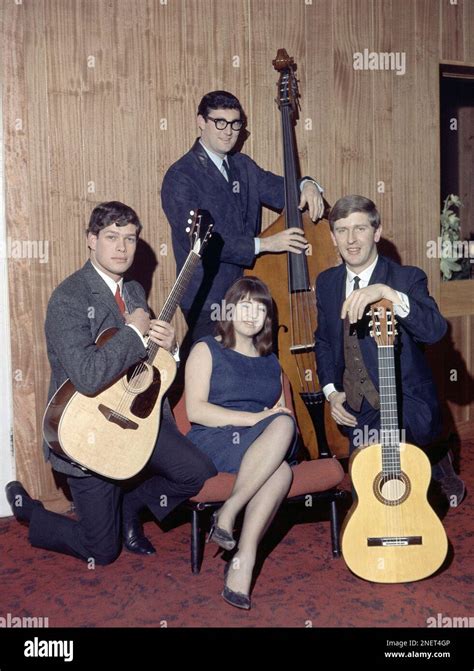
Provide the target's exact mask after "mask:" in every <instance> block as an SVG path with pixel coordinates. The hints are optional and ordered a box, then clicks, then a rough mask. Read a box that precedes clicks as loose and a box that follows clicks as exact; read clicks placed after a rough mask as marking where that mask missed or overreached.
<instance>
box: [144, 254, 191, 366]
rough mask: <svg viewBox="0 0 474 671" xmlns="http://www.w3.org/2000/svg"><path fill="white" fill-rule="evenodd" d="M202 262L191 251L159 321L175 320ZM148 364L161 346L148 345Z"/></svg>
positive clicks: (151, 343)
mask: <svg viewBox="0 0 474 671" xmlns="http://www.w3.org/2000/svg"><path fill="white" fill-rule="evenodd" d="M200 260H201V257H200V256H199V254H196V252H194V251H193V250H191V251H190V253H189V255H188V258H187V259H186V261H185V263H184V266H183V267H182V268H181V272H180V273H179V275H178V277H177V278H176V282H175V283H174V285H173V288H172V289H171V292H170V295H169V296H168V298H167V299H166V301H165V304H164V305H163V308H162V310H161V312H160V314H159V315H158V319H161V320H162V321H165V322H171V320H172V319H173V315H174V313H175V312H176V308H177V307H178V305H179V303H180V301H181V299H182V297H183V295H184V292H185V291H186V287H187V286H188V284H189V282H190V280H191V277H192V275H193V273H194V270H195V268H196V266H197V264H198V263H199V261H200ZM147 349H148V362H149V363H150V364H151V363H153V360H154V358H155V356H156V354H157V352H158V350H159V349H160V346H159V345H157V344H156V343H154V342H152V341H151V340H150V342H149V343H148V348H147Z"/></svg>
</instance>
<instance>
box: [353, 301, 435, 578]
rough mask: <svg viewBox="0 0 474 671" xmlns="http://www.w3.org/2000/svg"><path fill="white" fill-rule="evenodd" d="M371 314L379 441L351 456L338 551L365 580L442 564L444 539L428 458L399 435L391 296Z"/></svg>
mask: <svg viewBox="0 0 474 671" xmlns="http://www.w3.org/2000/svg"><path fill="white" fill-rule="evenodd" d="M370 313H371V319H372V321H371V322H370V326H371V327H372V331H371V335H372V336H373V337H374V338H375V341H376V343H377V353H378V365H379V393H380V415H381V431H380V440H381V442H380V443H379V444H377V445H369V446H366V447H363V448H359V449H357V450H355V452H354V454H353V455H352V458H351V463H350V474H351V479H352V483H353V486H354V489H355V490H356V493H357V500H356V501H355V503H354V504H353V506H352V508H351V510H350V511H349V514H348V517H347V518H346V521H345V523H344V526H343V529H342V554H343V557H344V560H345V562H346V564H347V565H348V567H349V568H350V569H351V571H353V573H355V574H356V575H358V576H359V577H361V578H364V579H365V580H370V581H372V582H381V583H398V582H411V581H414V580H421V579H422V578H426V577H427V576H429V575H431V574H432V573H434V572H435V571H436V570H437V569H438V568H439V567H440V566H441V564H442V563H443V561H444V559H445V557H446V553H447V549H448V540H447V537H446V533H445V531H444V528H443V525H442V524H441V521H440V520H439V518H438V516H437V515H436V513H435V512H434V511H433V509H432V508H431V506H430V504H429V503H428V500H427V490H428V486H429V483H430V479H431V465H430V462H429V460H428V457H427V456H426V455H425V453H424V452H422V450H420V449H419V448H418V447H415V446H414V445H410V444H408V443H405V442H401V441H400V432H399V425H398V410H397V387H396V378H395V356H394V337H395V319H394V316H393V306H392V303H390V301H386V300H383V301H380V302H378V303H376V304H374V305H373V306H372V308H371V311H370Z"/></svg>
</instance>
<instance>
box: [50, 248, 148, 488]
mask: <svg viewBox="0 0 474 671" xmlns="http://www.w3.org/2000/svg"><path fill="white" fill-rule="evenodd" d="M123 295H124V298H125V303H126V306H127V310H128V312H133V310H135V309H136V308H138V307H142V308H143V309H144V310H148V307H147V302H146V297H145V292H144V291H143V288H142V287H141V285H140V284H138V282H125V283H124V287H123ZM111 327H115V328H118V329H119V331H118V332H117V333H116V334H115V335H114V336H113V338H111V339H110V340H109V341H108V342H107V343H106V344H105V345H103V346H102V347H96V345H95V340H96V339H97V337H98V336H99V335H100V334H101V333H102V331H104V330H105V329H108V328H111ZM45 332H46V343H47V348H48V358H49V362H50V365H51V383H50V387H49V394H48V399H50V398H51V396H53V394H54V393H55V392H56V390H57V389H58V388H59V387H60V386H61V384H62V383H63V382H64V381H65V380H66V379H67V378H70V380H71V381H72V383H73V384H74V386H75V387H76V389H77V391H79V392H81V393H82V394H86V395H94V394H96V393H98V392H99V391H100V390H101V389H103V388H104V387H106V386H107V385H108V384H109V383H110V382H112V381H113V380H114V379H116V378H117V377H118V376H119V375H120V374H121V373H122V372H123V371H125V370H126V369H127V368H129V367H130V366H132V365H133V364H134V363H137V362H138V361H139V360H141V359H144V358H146V355H147V352H146V348H145V347H144V346H143V343H142V341H141V340H140V338H139V337H138V335H137V333H136V332H135V331H134V330H133V329H132V328H130V327H129V326H125V324H124V321H123V317H122V315H121V313H120V310H119V308H118V306H117V303H116V302H115V299H114V296H113V294H112V292H111V291H110V289H109V287H108V286H107V285H106V283H105V282H104V280H103V279H102V278H101V277H100V275H99V274H98V273H97V272H96V270H95V269H94V267H93V266H92V264H91V262H90V261H87V263H86V264H85V265H84V266H83V267H82V268H81V269H80V270H78V271H77V272H75V273H74V274H72V275H70V276H69V277H67V278H66V279H65V280H64V281H63V282H61V284H60V285H59V286H58V287H57V288H56V289H55V290H54V291H53V293H52V295H51V298H50V300H49V303H48V310H47V314H46V323H45ZM44 447H45V456H46V459H47V460H50V461H51V464H52V466H53V468H54V469H55V470H57V471H61V472H63V473H67V474H68V475H76V476H84V475H85V473H84V471H83V470H82V469H80V468H78V467H77V466H74V465H72V464H71V463H70V462H68V461H66V460H65V459H63V458H61V457H59V456H57V455H56V454H55V453H53V452H51V450H50V449H49V448H48V446H47V445H46V444H45V446H44Z"/></svg>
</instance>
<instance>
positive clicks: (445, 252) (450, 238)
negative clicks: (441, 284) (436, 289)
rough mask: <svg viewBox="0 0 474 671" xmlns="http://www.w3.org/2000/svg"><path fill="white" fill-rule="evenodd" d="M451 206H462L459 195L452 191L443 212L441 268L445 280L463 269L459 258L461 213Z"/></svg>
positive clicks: (460, 255)
mask: <svg viewBox="0 0 474 671" xmlns="http://www.w3.org/2000/svg"><path fill="white" fill-rule="evenodd" d="M451 207H453V208H456V209H457V210H458V211H459V208H460V207H462V203H461V200H460V198H459V196H455V195H454V194H452V193H450V194H449V196H447V197H446V200H445V201H444V205H443V210H442V212H441V217H440V220H441V260H440V269H441V274H442V275H443V279H444V280H450V279H451V277H452V275H453V272H457V271H459V270H461V267H462V266H461V264H460V263H458V259H460V258H461V257H462V251H461V250H462V243H459V241H460V239H461V235H460V231H461V220H460V218H459V215H458V214H457V213H456V212H455V211H454V209H451Z"/></svg>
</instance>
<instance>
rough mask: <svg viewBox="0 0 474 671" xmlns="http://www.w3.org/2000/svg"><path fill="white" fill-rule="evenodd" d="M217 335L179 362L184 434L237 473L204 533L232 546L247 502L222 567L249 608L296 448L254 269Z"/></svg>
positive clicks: (235, 289)
mask: <svg viewBox="0 0 474 671" xmlns="http://www.w3.org/2000/svg"><path fill="white" fill-rule="evenodd" d="M224 306H225V314H223V315H221V317H222V319H221V321H220V322H218V323H217V334H218V335H217V337H216V338H214V337H213V336H206V337H205V338H203V339H202V340H200V341H199V342H198V343H196V345H195V346H194V347H193V349H192V351H191V353H190V355H189V358H188V361H187V364H186V410H187V414H188V417H189V420H190V422H191V424H192V428H191V430H190V432H189V433H188V438H190V440H191V441H192V442H193V443H194V444H195V445H196V446H197V447H198V448H199V449H200V450H202V451H203V452H205V453H206V454H207V455H208V456H209V457H210V458H211V459H212V461H213V462H214V465H215V466H216V468H217V470H218V471H225V472H228V473H237V474H238V475H237V478H236V481H235V485H234V488H233V490H232V493H231V495H230V497H229V498H228V499H227V501H226V502H225V503H224V505H223V506H222V507H221V508H220V509H219V510H218V511H217V512H216V513H214V517H213V526H212V528H211V532H210V535H209V538H208V540H213V541H214V542H216V543H217V544H218V545H220V546H221V547H223V548H225V549H226V550H231V549H233V548H234V547H235V545H236V541H235V540H234V538H233V531H234V524H235V520H236V517H237V515H238V514H239V512H240V511H241V510H242V509H243V508H244V507H245V506H246V509H245V516H244V522H243V526H242V532H241V535H240V539H239V544H238V549H237V552H236V554H235V555H234V557H233V558H232V561H231V562H229V564H228V565H227V567H226V572H225V584H224V591H223V592H222V596H223V598H224V599H225V600H226V601H227V602H228V603H230V604H231V605H233V606H236V607H238V608H245V609H249V608H250V587H251V582H252V572H253V568H254V564H255V559H256V554H257V547H258V544H259V542H260V540H261V538H262V537H263V535H264V534H265V531H266V530H267V528H268V527H269V525H270V523H271V521H272V519H273V517H274V515H275V513H276V512H277V510H278V508H279V506H280V504H281V502H282V501H283V499H284V498H285V497H286V495H287V493H288V491H289V489H290V485H291V481H292V471H291V468H290V466H289V465H288V463H287V460H289V459H290V458H291V456H292V453H293V451H294V450H295V448H296V423H295V420H294V418H293V417H292V415H291V411H290V410H289V409H288V408H285V407H284V400H283V391H282V383H281V377H282V375H281V368H280V364H279V362H278V359H277V357H276V356H275V355H274V354H273V353H272V299H271V296H270V293H269V291H268V288H267V286H266V285H265V284H264V283H263V282H261V281H260V280H259V279H258V278H256V277H243V278H241V279H239V280H237V282H235V284H233V286H232V287H230V289H229V290H228V292H227V294H226V296H225V301H224Z"/></svg>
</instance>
